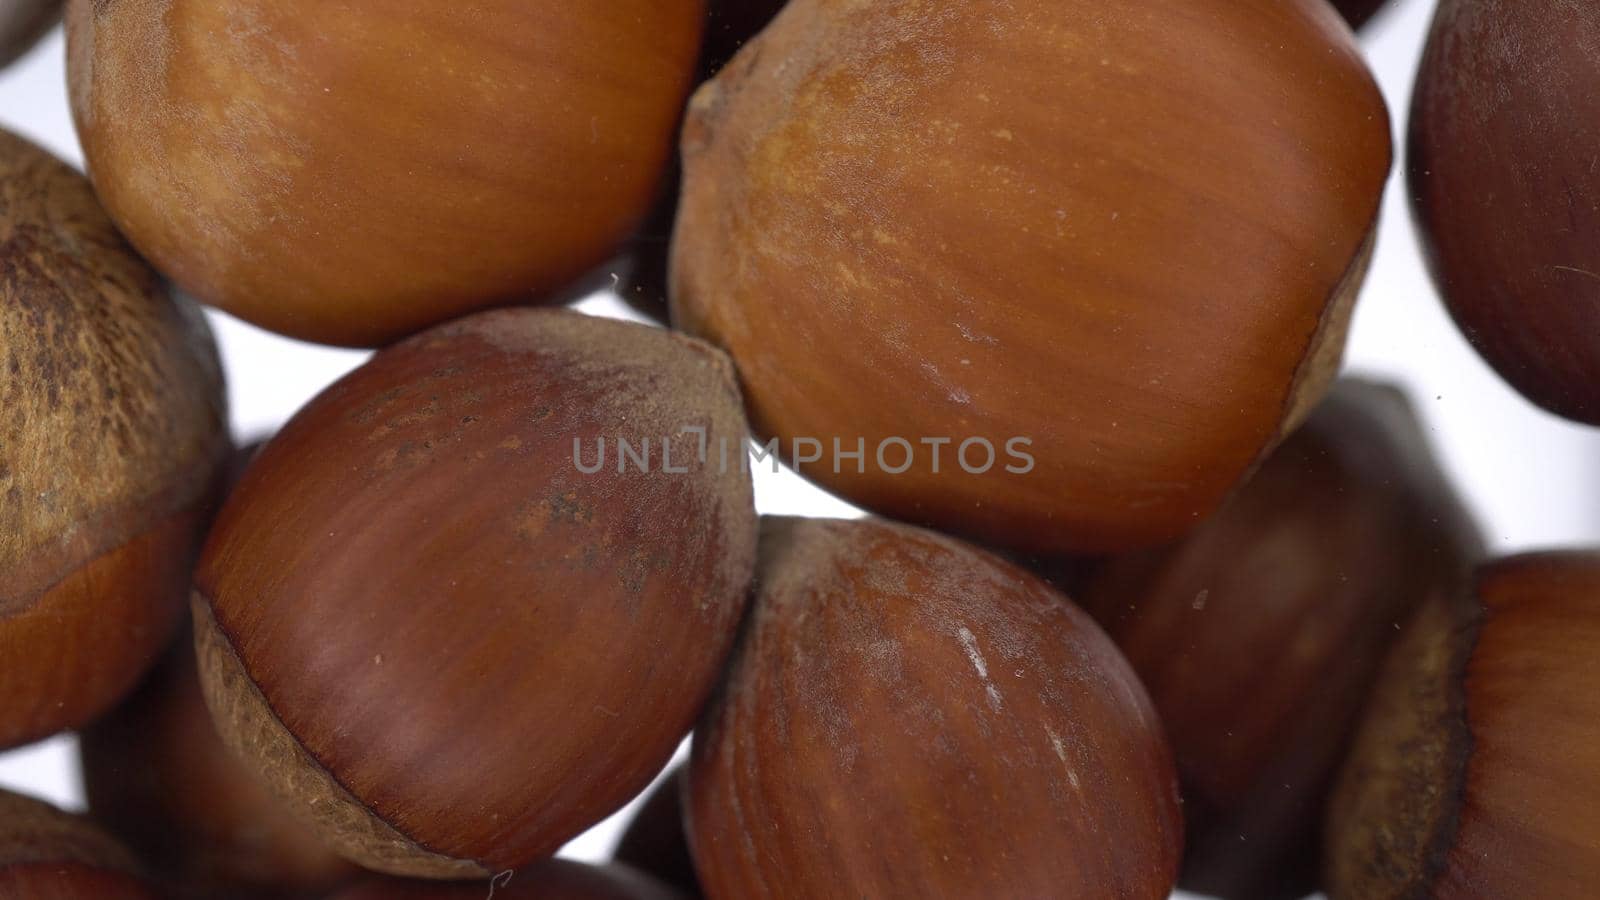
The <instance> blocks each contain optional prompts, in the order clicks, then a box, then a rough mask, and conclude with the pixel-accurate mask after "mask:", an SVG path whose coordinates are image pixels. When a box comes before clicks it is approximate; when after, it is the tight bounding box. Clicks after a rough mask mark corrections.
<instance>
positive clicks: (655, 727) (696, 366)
mask: <svg viewBox="0 0 1600 900" xmlns="http://www.w3.org/2000/svg"><path fill="white" fill-rule="evenodd" d="M691 427H695V428H701V429H704V430H705V434H706V436H707V445H706V446H707V448H708V451H709V452H708V453H707V455H706V457H705V459H704V460H703V461H701V460H699V459H697V449H698V446H699V441H698V439H697V438H696V437H695V436H694V435H693V434H683V433H681V431H682V429H685V428H691ZM744 435H745V424H744V419H743V417H742V415H741V412H740V401H739V394H738V390H737V388H736V386H735V384H734V382H733V378H732V371H731V367H730V366H729V364H728V362H727V359H726V357H724V356H723V355H722V354H721V353H720V352H718V351H717V350H715V349H714V348H712V347H710V346H708V345H705V344H703V343H701V342H699V341H695V340H693V339H690V338H685V337H682V336H679V335H676V334H672V333H670V332H665V331H662V330H659V329H652V328H646V327H643V326H638V325H630V324H626V323H621V322H615V321H611V320H604V319H596V318H591V317H588V316H582V315H578V314H575V313H567V312H556V311H538V310H506V311H501V312H493V313H485V314H480V315H477V316H474V317H471V318H468V319H464V320H461V321H458V322H454V323H451V324H449V325H446V326H443V327H441V328H437V329H434V330H432V331H429V332H426V333H424V334H422V335H419V336H417V337H415V338H412V339H410V340H407V341H405V342H403V343H401V344H398V345H395V346H394V347H391V348H389V349H387V350H384V351H382V352H380V353H379V354H378V355H377V356H375V357H374V358H373V359H372V360H371V361H370V362H369V363H367V364H366V365H365V366H363V367H361V368H360V369H357V370H356V371H355V372H353V373H352V374H350V375H349V376H347V377H346V378H344V379H343V380H341V381H340V382H339V383H337V384H336V385H334V386H333V387H331V388H329V389H328V390H327V391H325V392H324V393H323V394H322V395H321V396H319V397H318V398H316V399H315V400H313V401H312V402H311V403H310V404H309V405H308V406H307V407H306V408H305V409H303V410H301V412H300V413H298V414H297V415H296V416H295V417H294V419H293V420H292V421H291V422H290V423H289V424H288V425H287V426H286V427H285V428H284V429H283V430H282V431H281V432H280V433H279V434H278V435H277V436H276V437H275V438H273V440H272V441H271V442H270V443H269V444H268V445H267V446H266V447H265V448H264V449H263V450H262V451H261V453H260V455H259V456H258V457H257V458H256V460H255V462H254V463H252V465H251V466H250V468H249V469H248V470H247V471H246V473H245V475H244V478H243V480H242V481H241V482H240V484H239V487H238V488H237V489H236V490H235V492H234V493H233V496H232V497H231V498H230V500H229V502H228V504H227V506H226V507H225V508H224V509H223V512H222V515H221V517H220V519H219V520H218V522H217V525H216V527H215V528H214V530H213V532H212V535H211V539H210V541H209V543H208V544H207V547H206V550H205V553H204V556H203V558H202V560H201V563H200V567H199V570H198V574H197V576H196V596H195V604H194V608H195V615H196V635H195V637H196V646H197V651H198V653H199V658H200V669H201V675H202V683H203V685H204V687H205V691H206V696H207V702H208V704H209V705H210V707H211V710H212V712H213V715H214V716H215V718H216V719H217V723H218V726H219V730H220V731H221V733H222V736H223V738H224V741H225V742H226V743H227V744H228V745H229V746H230V747H232V748H233V749H234V750H235V751H236V752H238V753H239V754H240V755H241V756H243V757H244V758H246V759H249V760H252V761H253V763H254V765H255V766H256V767H257V769H258V770H259V771H261V772H262V773H263V774H264V775H265V776H266V778H267V780H268V782H269V783H270V784H271V785H273V786H274V789H275V790H276V791H277V792H278V793H279V794H280V795H281V796H284V797H286V798H287V799H288V800H289V801H290V802H291V803H292V804H293V805H294V807H295V809H297V810H299V811H300V813H301V814H302V815H303V816H304V817H307V818H309V819H311V820H312V821H313V823H314V824H315V825H316V826H317V827H318V828H319V829H320V831H321V832H322V833H323V835H324V837H325V838H326V839H327V840H329V841H330V843H331V844H332V845H333V846H334V847H335V848H336V849H338V850H339V851H340V852H341V853H343V854H344V855H346V856H348V857H349V858H351V859H353V860H355V861H357V862H360V863H361V864H363V865H365V866H367V867H369V868H373V869H377V870H380V871H384V872H388V873H390V874H397V875H413V876H426V877H435V878H451V877H454V878H465V877H477V876H483V875H487V874H490V873H496V872H501V871H504V870H507V869H515V868H518V867H520V866H522V865H525V864H527V863H529V862H530V861H532V860H535V859H538V858H540V857H542V856H545V855H548V854H550V853H553V852H554V851H555V850H557V849H558V848H559V847H560V846H561V845H562V844H563V843H564V842H566V841H567V840H568V839H570V838H572V837H574V836H576V835H577V834H579V833H580V832H582V831H583V830H585V829H586V828H588V827H589V826H590V825H592V824H594V823H595V822H597V821H599V820H600V819H602V818H604V817H605V816H606V815H608V814H610V813H611V812H614V811H615V810H616V809H618V808H620V807H621V806H622V805H623V804H624V803H626V802H627V801H628V800H629V799H631V798H632V797H634V796H635V795H637V794H638V793H639V791H641V790H642V789H643V788H644V787H645V785H647V784H648V783H649V782H650V781H651V780H652V778H653V777H654V776H655V775H656V774H657V773H658V772H659V771H660V770H661V769H662V768H663V767H664V766H665V765H666V763H667V762H668V760H669V759H670V758H671V756H672V753H673V751H674V750H675V749H676V747H677V745H678V744H679V743H680V742H681V740H682V739H683V737H684V736H685V735H686V734H687V732H688V730H689V727H690V725H691V724H692V723H693V721H694V718H695V716H696V715H697V714H698V712H699V711H700V709H701V708H702V707H703V705H704V703H705V699H706V697H707V695H708V694H709V692H710V691H711V689H712V686H713V682H714V679H715V677H716V676H717V674H718V673H719V672H720V670H721V666H722V663H723V660H724V658H725V656H726V654H727V652H728V650H729V648H730V646H731V644H732V641H733V637H734V634H735V630H736V627H737V624H738V621H739V619H740V616H741V615H742V611H743V608H744V604H745V600H746V596H745V592H746V588H747V585H748V581H749V577H750V572H751V567H752V565H753V560H754V553H755V513H754V508H753V502H752V496H751V485H750V476H749V473H748V472H747V471H745V470H744V469H743V468H742V467H741V466H740V465H739V463H738V459H739V455H740V454H741V453H742V450H743V446H744V445H743V440H744ZM664 437H670V438H671V447H670V452H671V462H670V464H671V466H672V467H673V469H672V470H668V469H667V465H666V464H667V460H664V459H663V458H662V450H661V447H662V445H661V443H660V442H661V441H662V439H663V438H664ZM599 438H604V439H605V440H606V441H607V442H608V443H610V444H611V445H612V450H613V453H612V455H611V456H610V457H609V459H610V465H608V466H606V467H605V468H603V469H602V470H600V471H598V472H595V473H593V474H584V473H583V472H582V471H581V470H580V468H579V464H580V462H581V463H583V464H585V465H587V464H590V463H592V456H593V455H594V454H595V449H594V448H595V443H596V441H597V439H599ZM619 438H627V439H628V440H630V441H631V442H632V444H633V446H634V447H636V448H637V447H639V446H640V445H641V442H642V441H643V440H645V439H649V440H650V441H652V446H653V447H654V454H653V456H652V457H651V458H652V460H653V463H652V465H653V468H651V470H650V471H649V472H648V473H644V472H641V471H640V469H639V467H638V466H637V465H629V466H627V467H626V468H627V471H626V473H623V472H619V471H618V469H619V468H621V467H619V466H618V462H619V460H618V459H617V456H618V454H617V453H616V452H615V450H616V447H615V442H616V441H617V440H618V439H619ZM724 442H725V443H726V444H727V445H728V446H730V447H731V450H730V453H729V457H728V459H729V460H730V462H729V464H728V465H727V466H723V465H721V464H720V460H719V458H718V457H719V453H718V450H717V448H718V446H719V444H721V443H724ZM580 443H581V444H582V445H583V446H584V447H585V448H586V449H584V450H583V452H582V454H581V459H580V458H579V455H578V454H577V452H576V451H577V446H576V445H578V444H580Z"/></svg>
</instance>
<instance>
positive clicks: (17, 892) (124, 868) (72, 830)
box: [0, 791, 161, 900]
mask: <svg viewBox="0 0 1600 900" xmlns="http://www.w3.org/2000/svg"><path fill="white" fill-rule="evenodd" d="M158 898H161V894H159V893H158V892H156V890H155V889H154V888H153V887H152V886H151V885H149V884H148V883H147V882H145V881H144V880H143V878H142V876H141V875H140V872H139V866H138V864H137V863H136V862H135V861H134V858H133V856H132V855H131V854H129V853H128V851H127V850H125V849H124V848H122V847H121V846H120V845H118V844H117V842H116V841H114V840H112V839H111V838H110V837H109V836H107V835H106V834H104V833H103V832H101V831H100V830H99V829H97V828H95V827H94V826H93V825H90V824H89V823H88V822H87V821H85V820H83V819H81V818H79V817H77V816H73V815H69V814H67V813H64V812H62V811H61V810H58V809H56V808H55V807H53V806H50V805H49V804H46V803H41V802H39V801H38V800H34V799H31V798H28V797H23V796H21V795H18V794H12V793H10V792H6V791H0V900H158Z"/></svg>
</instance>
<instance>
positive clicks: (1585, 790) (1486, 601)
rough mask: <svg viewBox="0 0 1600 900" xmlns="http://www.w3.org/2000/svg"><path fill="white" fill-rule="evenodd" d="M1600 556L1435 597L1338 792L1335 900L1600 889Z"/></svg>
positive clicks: (1515, 568) (1382, 688)
mask: <svg viewBox="0 0 1600 900" xmlns="http://www.w3.org/2000/svg"><path fill="white" fill-rule="evenodd" d="M1597 652H1600V552H1593V551H1591V552H1576V551H1574V552H1564V553H1546V554H1538V555H1531V556H1521V557H1516V558H1512V559H1507V560H1503V561H1500V562H1496V563H1492V564H1490V565H1487V566H1485V567H1483V568H1482V569H1480V570H1479V571H1478V573H1477V576H1476V583H1475V584H1474V585H1473V586H1472V588H1471V589H1469V590H1465V591H1461V592H1457V593H1454V594H1443V593H1440V594H1435V595H1433V596H1432V597H1430V598H1428V602H1427V603H1426V604H1425V605H1424V606H1423V608H1422V609H1421V610H1420V611H1419V612H1418V614H1417V616H1416V617H1415V619H1414V620H1413V621H1412V623H1411V625H1410V626H1409V628H1408V629H1407V632H1406V634H1405V636H1404V637H1403V638H1402V639H1401V640H1400V642H1399V643H1398V644H1397V645H1396V646H1395V648H1394V651H1393V652H1392V653H1391V654H1390V656H1389V660H1388V663H1387V665H1386V667H1385V670H1384V673H1383V676H1382V679H1381V680H1380V682H1379V686H1378V689H1377V692H1376V694H1375V696H1374V699H1373V702H1372V703H1371V704H1370V706H1369V709H1368V712H1367V716H1366V721H1365V722H1364V723H1363V725H1362V726H1361V729H1360V730H1359V731H1358V732H1357V734H1356V738H1355V748H1354V750H1353V752H1352V753H1351V756H1350V758H1349V760H1348V761H1347V762H1346V763H1345V766H1344V771H1343V774H1342V775H1341V777H1340V782H1339V786H1338V788H1337V790H1336V792H1335V794H1334V799H1333V803H1332V808H1331V813H1330V816H1329V820H1328V828H1327V887H1328V893H1329V896H1330V897H1332V898H1333V900H1344V898H1360V900H1389V898H1403V897H1423V896H1427V897H1466V896H1471V897H1519V898H1520V897H1529V898H1532V897H1538V898H1540V900H1566V898H1572V900H1578V898H1587V897H1592V896H1594V889H1595V884H1596V882H1597V881H1600V839H1597V838H1596V836H1595V831H1594V828H1595V812H1594V811H1595V808H1596V806H1597V804H1600V759H1597V757H1596V753H1597V751H1596V748H1600V699H1597V698H1600V675H1597V671H1596V668H1595V658H1596V654H1597Z"/></svg>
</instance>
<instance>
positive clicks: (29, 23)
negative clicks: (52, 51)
mask: <svg viewBox="0 0 1600 900" xmlns="http://www.w3.org/2000/svg"><path fill="white" fill-rule="evenodd" d="M63 5H64V0H0V69H3V68H5V67H6V66H9V65H11V64H12V63H13V62H16V61H17V59H18V58H20V57H21V56H22V54H24V53H27V52H28V51H29V50H31V49H33V45H34V44H36V43H38V42H39V39H40V38H42V37H44V36H45V34H47V33H48V32H49V31H50V29H51V28H53V27H55V24H56V23H57V22H59V21H61V7H62V6H63Z"/></svg>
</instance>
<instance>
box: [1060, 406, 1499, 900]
mask: <svg viewBox="0 0 1600 900" xmlns="http://www.w3.org/2000/svg"><path fill="white" fill-rule="evenodd" d="M1482 554H1483V543H1482V538H1481V537H1480V536H1479V534H1478V532H1477V530H1476V528H1475V527H1474V526H1473V524H1472V521H1471V518H1470V516H1469V515H1468V514H1467V512H1466V511H1465V509H1464V508H1463V507H1462V505H1461V503H1460V501H1459V500H1458V499H1457V497H1456V496H1455V494H1454V492H1453V491H1452V490H1451V488H1450V486H1449V485H1448V484H1447V483H1446V481H1445V479H1444V477H1443V475H1442V474H1441V472H1440V471H1439V469H1438V466H1437V464H1436V463H1435V462H1434V460H1433V458H1432V456H1431V454H1430V452H1429V448H1428V446H1427V440H1426V438H1425V437H1424V435H1423V432H1422V428H1421V426H1420V423H1419V422H1418V421H1417V419H1416V415H1415V412H1414V411H1413V410H1412V408H1411V406H1410V404H1409V402H1408V401H1407V400H1406V399H1405V397H1404V395H1402V394H1400V393H1399V392H1398V391H1397V390H1395V389H1393V388H1389V387H1386V386H1382V385H1377V384H1370V383H1364V382H1355V381H1346V382H1342V383H1341V384H1340V385H1338V386H1337V387H1336V388H1335V390H1334V391H1333V393H1332V394H1331V395H1330V396H1329V398H1328V399H1327V400H1326V401H1325V402H1324V403H1323V404H1322V405H1321V406H1320V407H1318V409H1317V411H1316V412H1315V413H1313V414H1312V416H1311V418H1310V419H1309V420H1308V421H1307V422H1306V424H1305V425H1304V426H1303V427H1301V428H1300V429H1299V430H1298V431H1297V432H1295V434H1294V435H1292V436H1291V437H1290V438H1289V439H1288V440H1287V441H1285V442H1284V444H1283V446H1281V447H1279V448H1278V450H1277V451H1276V452H1274V453H1273V455H1272V456H1271V457H1270V458H1269V459H1268V460H1267V461H1266V463H1265V464H1263V465H1262V467H1261V468H1260V470H1259V471H1257V472H1256V473H1255V475H1254V476H1253V477H1252V478H1251V480H1250V481H1249V482H1248V483H1247V484H1246V485H1245V486H1244V487H1243V488H1241V489H1240V491H1239V492H1238V493H1237V494H1235V495H1234V496H1233V497H1232V498H1230V499H1229V501H1228V502H1227V504H1225V505H1224V506H1223V508H1222V509H1221V510H1220V511H1219V512H1218V513H1217V515H1216V516H1214V517H1212V518H1211V519H1209V520H1207V522H1206V523H1205V524H1204V525H1201V526H1200V527H1199V528H1197V529H1195V531H1194V532H1193V533H1192V534H1190V535H1189V537H1187V538H1186V539H1185V540H1184V541H1183V542H1182V543H1180V544H1179V545H1177V546H1175V547H1173V548H1169V549H1165V550H1160V551H1152V552H1146V553H1138V554H1130V555H1128V556H1124V557H1121V558H1118V559H1116V560H1114V561H1112V562H1110V563H1109V564H1107V565H1106V566H1105V568H1104V570H1103V571H1102V572H1101V573H1100V574H1099V575H1098V577H1096V578H1095V579H1094V583H1093V585H1092V587H1091V588H1090V589H1088V590H1087V591H1085V592H1084V594H1083V596H1084V608H1085V609H1086V610H1087V611H1088V612H1090V613H1091V614H1092V615H1094V616H1095V617H1096V619H1098V620H1099V621H1100V622H1102V623H1103V624H1104V626H1105V628H1106V631H1107V632H1108V633H1109V634H1110V635H1111V637H1112V639H1113V640H1115V641H1116V642H1117V645H1118V646H1119V647H1121V648H1122V650H1123V652H1124V653H1126V654H1127V656H1128V659H1129V662H1131V663H1132V664H1133V667H1134V670H1135V671H1137V672H1138V673H1139V676H1140V679H1141V680H1142V681H1143V682H1144V684H1145V686H1146V687H1147V688H1148V689H1149V691H1150V695H1151V698H1152V700H1153V701H1154V703H1155V706H1156V710H1157V711H1158V712H1159V713H1160V715H1161V721H1162V723H1163V724H1164V725H1165V726H1166V729H1167V732H1168V734H1169V735H1170V736H1171V738H1172V744H1173V751H1174V754H1175V755H1176V757H1177V762H1178V772H1179V774H1180V775H1181V776H1182V779H1183V783H1184V814H1185V816H1186V818H1187V820H1188V824H1189V828H1188V846H1187V850H1186V858H1185V865H1184V876H1183V879H1182V882H1183V884H1184V886H1185V887H1187V888H1189V889H1191V890H1194V891H1198V892H1200V893H1202V894H1207V895H1213V896H1220V897H1226V898H1229V900H1265V898H1277V900H1294V898H1300V897H1304V896H1306V895H1307V894H1309V893H1312V892H1313V891H1314V890H1315V888H1316V884H1317V881H1316V879H1317V877H1318V871H1319V865H1318V860H1319V855H1320V849H1321V846H1320V835H1321V832H1320V825H1321V822H1322V819H1323V809H1324V805H1325V800H1326V797H1327V794H1328V792H1329V790H1330V789H1331V787H1332V784H1333V781H1334V779H1335V777H1336V775H1337V774H1338V769H1339V764H1340V762H1341V761H1342V760H1343V757H1344V753H1345V752H1346V750H1347V749H1348V745H1349V735H1350V733H1351V731H1352V730H1353V729H1354V728H1355V727H1356V726H1357V725H1358V724H1359V722H1360V721H1361V714H1362V711H1363V709H1364V708H1365V707H1366V705H1367V699H1368V697H1369V695H1370V694H1371V691H1372V686H1373V683H1374V681H1375V680H1376V678H1377V675H1378V672H1379V670H1380V669H1381V667H1382V664H1383V661H1384V659H1385V657H1386V656H1387V653H1388V649H1389V647H1390V646H1391V645H1392V644H1393V643H1394V642H1395V640H1396V638H1398V637H1399V631H1398V630H1397V629H1398V627H1399V626H1400V625H1401V624H1403V623H1405V622H1408V621H1410V619H1411V617H1412V615H1413V613H1414V611H1415V610H1416V609H1417V608H1418V607H1419V606H1420V605H1421V604H1422V603H1423V601H1424V600H1426V599H1427V598H1428V597H1429V596H1431V595H1433V594H1435V593H1440V592H1444V593H1459V592H1461V591H1462V590H1463V589H1464V588H1465V585H1466V583H1467V580H1468V578H1469V577H1470V574H1471V571H1472V567H1473V566H1474V565H1476V564H1477V562H1478V561H1479V559H1480V558H1481V556H1482Z"/></svg>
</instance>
